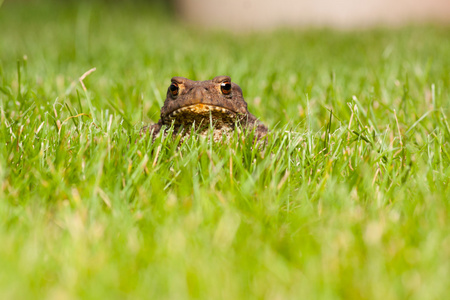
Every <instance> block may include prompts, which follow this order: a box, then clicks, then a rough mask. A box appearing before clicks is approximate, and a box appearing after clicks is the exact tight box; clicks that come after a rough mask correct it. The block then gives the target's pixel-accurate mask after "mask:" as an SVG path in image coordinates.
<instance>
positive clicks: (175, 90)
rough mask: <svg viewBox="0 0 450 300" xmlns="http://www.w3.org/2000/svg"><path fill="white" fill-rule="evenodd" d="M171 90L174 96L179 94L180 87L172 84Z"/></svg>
mask: <svg viewBox="0 0 450 300" xmlns="http://www.w3.org/2000/svg"><path fill="white" fill-rule="evenodd" d="M169 90H170V91H171V92H172V95H176V94H178V86H177V85H176V84H174V83H172V84H171V85H170V86H169Z"/></svg>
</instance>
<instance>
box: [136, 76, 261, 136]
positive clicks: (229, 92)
mask: <svg viewBox="0 0 450 300" xmlns="http://www.w3.org/2000/svg"><path fill="white" fill-rule="evenodd" d="M171 81H172V83H171V85H170V86H169V88H168V90H167V97H166V100H165V101H164V105H163V107H162V108H161V119H160V120H159V121H158V123H156V124H153V125H149V126H145V127H143V128H142V130H141V133H144V134H150V135H152V137H153V138H154V137H155V136H156V135H157V134H158V133H159V132H160V131H161V129H163V128H164V129H167V128H169V127H170V126H171V125H172V123H173V126H174V134H183V135H189V134H190V133H191V127H192V125H194V126H195V129H196V132H197V133H199V134H201V135H206V134H207V132H208V130H209V127H210V125H212V126H213V130H214V140H215V141H218V140H220V139H222V136H223V135H226V136H229V135H230V134H231V133H232V132H233V131H234V130H235V127H236V125H239V126H240V127H242V128H246V129H249V130H252V129H253V128H254V130H255V137H256V138H257V139H261V138H262V137H264V136H265V135H266V134H267V131H268V129H267V127H266V126H265V125H264V124H262V123H261V122H260V121H259V120H258V119H257V118H256V117H255V116H254V115H252V114H251V113H250V112H249V111H248V109H247V103H246V102H245V100H244V97H243V96H242V90H241V88H240V87H239V86H238V85H237V84H236V83H234V82H231V78H230V77H228V76H217V77H214V78H213V79H212V80H206V81H193V80H190V79H187V78H184V77H173V78H172V80H171Z"/></svg>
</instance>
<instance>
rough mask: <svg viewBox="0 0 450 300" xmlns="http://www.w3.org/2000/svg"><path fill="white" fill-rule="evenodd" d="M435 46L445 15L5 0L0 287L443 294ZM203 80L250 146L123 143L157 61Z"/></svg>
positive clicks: (143, 107) (444, 203)
mask: <svg viewBox="0 0 450 300" xmlns="http://www.w3.org/2000/svg"><path fill="white" fill-rule="evenodd" d="M449 53H450V29H449V28H448V27H447V28H444V27H433V26H412V27H407V28H399V29H376V30H369V31H355V32H335V31H331V30H325V29H323V30H318V29H315V30H302V31H293V30H277V31H274V32H265V33H240V34H237V33H229V32H225V31H207V30H205V29H201V28H196V27H186V26H185V25H183V24H181V23H179V22H178V21H177V18H176V17H175V16H172V15H171V14H170V13H169V12H168V11H167V10H166V9H165V8H164V7H161V6H149V5H148V6H146V5H143V4H140V5H138V6H137V7H133V6H129V5H126V4H111V5H105V4H102V2H99V3H94V4H88V2H83V1H82V2H79V3H78V4H76V2H73V3H72V2H70V4H68V5H66V6H62V5H61V4H57V3H54V2H51V3H47V4H45V3H44V4H40V5H37V4H36V3H35V2H27V4H26V5H25V4H23V3H21V2H18V3H16V2H12V1H6V2H5V3H3V6H2V7H1V9H0V107H1V116H0V117H1V124H0V153H1V155H0V178H1V181H0V182H1V185H0V199H1V201H0V241H1V246H0V266H1V271H0V298H2V299H30V298H34V299H42V298H48V299H77V298H80V299H99V298H104V299H124V298H150V299H184V298H199V299H386V300H387V299H444V298H445V297H446V296H445V295H447V294H448V287H449V285H450V221H449V220H450V219H449V217H450V216H449V199H450V188H449V179H450V167H449V166H450V147H449V139H450V126H449V122H450V120H449V118H450V113H449V109H450V55H449ZM94 67H95V68H96V71H95V72H93V73H91V74H90V75H89V76H87V77H86V79H85V80H84V83H85V85H86V88H87V91H86V92H85V91H84V90H83V89H82V86H81V84H80V83H79V81H78V78H79V77H80V76H81V75H82V74H84V73H85V72H86V71H88V70H90V69H91V68H94ZM216 75H229V76H231V77H232V79H233V81H234V82H236V83H238V84H239V85H240V86H241V87H242V89H243V91H244V96H245V97H246V100H247V102H248V104H249V108H250V111H251V112H252V113H254V114H255V115H257V116H259V117H260V118H261V120H262V121H263V122H264V123H266V124H267V125H268V126H269V127H270V128H271V133H270V134H269V136H268V141H267V144H266V145H265V146H262V145H259V146H258V145H253V143H252V139H251V138H249V137H247V138H245V136H238V135H237V134H236V136H235V137H234V138H232V139H231V140H230V141H224V142H223V143H211V142H210V141H209V140H208V139H202V138H191V139H189V140H187V141H186V142H184V143H182V144H181V145H179V144H178V140H176V139H175V140H172V139H163V138H158V139H157V140H156V141H154V142H152V141H151V140H150V139H148V138H140V136H139V129H140V128H141V126H143V125H144V124H147V123H151V122H156V121H157V120H158V118H159V108H160V106H161V105H162V101H163V100H164V98H165V91H166V89H167V86H168V84H169V83H170V78H171V77H172V76H185V77H188V78H191V79H196V80H205V79H210V78H212V77H214V76H216ZM331 112H332V113H331ZM77 115H78V116H77ZM74 116H77V117H74ZM178 146H179V147H178Z"/></svg>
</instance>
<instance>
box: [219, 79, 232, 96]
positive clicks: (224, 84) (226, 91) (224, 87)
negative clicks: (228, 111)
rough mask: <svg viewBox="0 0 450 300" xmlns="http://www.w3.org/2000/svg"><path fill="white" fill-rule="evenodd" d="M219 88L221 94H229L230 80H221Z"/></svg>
mask: <svg viewBox="0 0 450 300" xmlns="http://www.w3.org/2000/svg"><path fill="white" fill-rule="evenodd" d="M220 90H221V91H222V94H224V95H229V94H230V93H231V82H222V83H221V84H220Z"/></svg>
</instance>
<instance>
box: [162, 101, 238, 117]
mask: <svg viewBox="0 0 450 300" xmlns="http://www.w3.org/2000/svg"><path fill="white" fill-rule="evenodd" d="M214 112H216V113H223V114H233V115H234V114H236V113H235V112H234V111H232V110H229V109H226V108H224V107H220V106H216V105H209V104H194V105H189V106H184V107H181V108H178V109H176V110H174V111H173V112H171V113H170V114H169V118H175V117H176V116H177V115H179V114H185V113H193V114H198V115H202V114H207V113H214Z"/></svg>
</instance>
